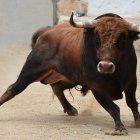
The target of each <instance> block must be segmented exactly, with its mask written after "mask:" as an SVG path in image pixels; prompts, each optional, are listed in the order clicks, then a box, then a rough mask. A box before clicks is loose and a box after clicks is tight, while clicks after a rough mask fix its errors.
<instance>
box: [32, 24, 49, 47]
mask: <svg viewBox="0 0 140 140" xmlns="http://www.w3.org/2000/svg"><path fill="white" fill-rule="evenodd" d="M49 28H50V26H47V27H43V28H41V29H39V30H37V31H36V32H35V33H34V34H33V36H32V40H31V48H32V49H34V47H35V44H36V42H37V39H38V38H39V37H40V35H42V34H43V33H45V32H46V31H48V30H49Z"/></svg>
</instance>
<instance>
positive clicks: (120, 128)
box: [105, 126, 128, 136]
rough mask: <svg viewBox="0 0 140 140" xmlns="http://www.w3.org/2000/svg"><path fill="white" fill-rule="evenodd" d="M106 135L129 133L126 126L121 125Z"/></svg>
mask: <svg viewBox="0 0 140 140" xmlns="http://www.w3.org/2000/svg"><path fill="white" fill-rule="evenodd" d="M105 134H106V135H112V136H121V135H125V136H126V135H128V131H127V130H126V129H125V127H124V126H120V127H118V128H116V129H115V131H113V132H106V133H105Z"/></svg>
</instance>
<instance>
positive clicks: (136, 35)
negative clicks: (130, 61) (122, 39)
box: [128, 31, 140, 40]
mask: <svg viewBox="0 0 140 140" xmlns="http://www.w3.org/2000/svg"><path fill="white" fill-rule="evenodd" d="M139 34H140V32H136V31H129V33H128V39H129V40H137V39H139Z"/></svg>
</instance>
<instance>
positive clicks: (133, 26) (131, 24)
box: [128, 22, 140, 32]
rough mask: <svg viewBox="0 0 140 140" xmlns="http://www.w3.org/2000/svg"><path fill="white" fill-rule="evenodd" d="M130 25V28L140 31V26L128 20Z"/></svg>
mask: <svg viewBox="0 0 140 140" xmlns="http://www.w3.org/2000/svg"><path fill="white" fill-rule="evenodd" d="M128 25H129V30H131V31H135V32H140V26H139V25H137V24H134V23H130V22H128Z"/></svg>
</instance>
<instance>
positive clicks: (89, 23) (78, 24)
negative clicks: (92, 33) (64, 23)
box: [70, 12, 97, 28]
mask: <svg viewBox="0 0 140 140" xmlns="http://www.w3.org/2000/svg"><path fill="white" fill-rule="evenodd" d="M73 16H74V13H73V12H72V14H71V16H70V24H71V25H72V26H74V27H78V28H93V27H94V26H95V25H96V22H97V21H96V20H90V21H77V22H74V20H73Z"/></svg>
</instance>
